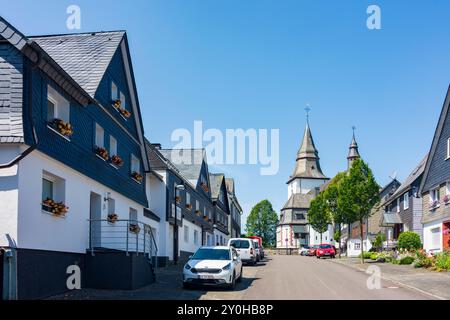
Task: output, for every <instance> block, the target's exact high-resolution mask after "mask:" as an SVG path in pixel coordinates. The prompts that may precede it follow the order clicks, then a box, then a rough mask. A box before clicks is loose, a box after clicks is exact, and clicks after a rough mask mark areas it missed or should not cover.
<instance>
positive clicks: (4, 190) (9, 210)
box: [0, 145, 21, 247]
mask: <svg viewBox="0 0 450 320" xmlns="http://www.w3.org/2000/svg"><path fill="white" fill-rule="evenodd" d="M0 151H1V152H0V163H7V162H10V161H11V160H12V159H14V158H15V157H17V156H18V155H19V154H20V152H21V149H20V147H19V146H18V145H4V146H1V148H0ZM17 171H18V166H17V165H15V166H12V167H10V168H6V169H1V170H0V246H5V247H14V246H15V241H16V239H17V215H18V210H19V208H18V203H19V191H18V189H19V177H18V175H17Z"/></svg>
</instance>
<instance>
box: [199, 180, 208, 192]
mask: <svg viewBox="0 0 450 320" xmlns="http://www.w3.org/2000/svg"><path fill="white" fill-rule="evenodd" d="M200 186H201V187H202V189H203V190H204V191H205V192H209V188H208V185H207V184H206V183H204V182H202V183H201V184H200Z"/></svg>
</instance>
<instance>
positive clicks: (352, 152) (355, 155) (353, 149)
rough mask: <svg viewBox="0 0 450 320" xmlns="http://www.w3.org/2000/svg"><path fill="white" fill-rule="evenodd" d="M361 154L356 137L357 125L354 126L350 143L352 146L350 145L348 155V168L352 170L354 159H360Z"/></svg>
mask: <svg viewBox="0 0 450 320" xmlns="http://www.w3.org/2000/svg"><path fill="white" fill-rule="evenodd" d="M360 157H361V156H360V155H359V151H358V143H357V142H356V139H355V127H353V138H352V142H351V143H350V147H348V156H347V170H350V168H351V167H352V163H353V161H354V160H356V159H359V158H360Z"/></svg>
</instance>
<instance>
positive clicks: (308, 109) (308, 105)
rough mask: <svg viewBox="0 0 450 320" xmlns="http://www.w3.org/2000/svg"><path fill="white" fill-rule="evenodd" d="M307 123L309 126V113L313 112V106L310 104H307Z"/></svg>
mask: <svg viewBox="0 0 450 320" xmlns="http://www.w3.org/2000/svg"><path fill="white" fill-rule="evenodd" d="M305 111H306V122H307V123H308V124H309V112H310V111H311V105H310V104H309V103H307V104H306V108H305Z"/></svg>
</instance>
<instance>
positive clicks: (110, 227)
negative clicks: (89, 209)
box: [89, 219, 158, 267]
mask: <svg viewBox="0 0 450 320" xmlns="http://www.w3.org/2000/svg"><path fill="white" fill-rule="evenodd" d="M89 236H90V241H89V250H90V251H91V254H92V255H95V251H96V250H112V251H123V252H125V253H126V255H128V254H129V253H130V252H131V253H136V255H139V254H144V255H147V256H148V259H150V260H152V261H153V260H154V261H153V262H154V265H155V267H157V263H158V259H157V257H158V246H157V244H156V240H155V235H154V234H153V231H152V228H151V227H150V226H149V225H148V224H145V223H143V222H140V221H137V220H122V219H117V220H115V221H114V222H112V221H111V220H108V219H89Z"/></svg>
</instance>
